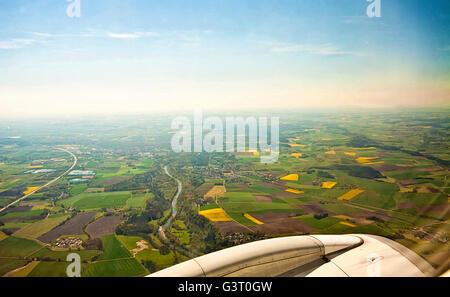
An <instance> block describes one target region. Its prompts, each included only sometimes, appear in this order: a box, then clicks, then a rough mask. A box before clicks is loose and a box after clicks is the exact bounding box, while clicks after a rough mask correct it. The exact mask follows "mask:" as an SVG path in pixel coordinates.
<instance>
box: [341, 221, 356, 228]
mask: <svg viewBox="0 0 450 297" xmlns="http://www.w3.org/2000/svg"><path fill="white" fill-rule="evenodd" d="M339 224H341V225H344V226H349V227H353V228H355V227H356V225H354V224H352V223H349V222H339Z"/></svg>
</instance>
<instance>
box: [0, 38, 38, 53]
mask: <svg viewBox="0 0 450 297" xmlns="http://www.w3.org/2000/svg"><path fill="white" fill-rule="evenodd" d="M38 42H42V41H40V40H36V39H24V38H15V39H10V40H6V41H0V49H5V50H10V49H20V48H24V47H27V46H30V45H32V44H35V43H38Z"/></svg>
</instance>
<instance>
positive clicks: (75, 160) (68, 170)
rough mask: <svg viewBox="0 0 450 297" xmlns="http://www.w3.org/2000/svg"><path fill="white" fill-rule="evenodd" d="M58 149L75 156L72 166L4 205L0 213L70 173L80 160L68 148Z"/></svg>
mask: <svg viewBox="0 0 450 297" xmlns="http://www.w3.org/2000/svg"><path fill="white" fill-rule="evenodd" d="M56 149H58V150H60V151H63V152H66V153H68V154H70V155H71V156H72V158H73V164H72V166H70V168H69V169H67V170H66V171H65V172H64V173H63V174H61V175H60V176H58V177H56V178H54V179H52V180H51V181H49V182H48V183H46V184H45V185H43V186H41V187H39V188H38V189H36V190H34V191H33V192H31V193H28V194H26V195H24V196H22V197H20V198H19V199H17V200H15V201H14V202H11V203H10V204H8V205H6V206H5V207H3V208H2V209H0V213H1V212H3V211H5V210H6V209H8V208H10V207H11V206H13V205H15V204H17V203H19V202H20V201H22V200H25V199H27V198H28V197H29V196H31V195H33V194H34V193H36V192H37V191H39V190H41V189H43V188H45V187H48V186H50V185H51V184H53V183H55V182H56V181H58V180H59V179H60V178H61V177H63V176H64V175H66V174H67V173H69V172H70V171H72V169H73V168H74V167H75V166H76V165H77V162H78V158H77V156H75V155H74V154H73V153H72V152H70V151H68V150H66V149H63V148H56Z"/></svg>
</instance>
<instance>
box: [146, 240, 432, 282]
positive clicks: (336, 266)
mask: <svg viewBox="0 0 450 297" xmlns="http://www.w3.org/2000/svg"><path fill="white" fill-rule="evenodd" d="M432 275H435V270H434V269H433V267H432V266H431V265H430V264H428V262H426V261H425V260H424V259H422V258H421V257H420V256H418V255H417V254H415V253H414V252H412V251H411V250H409V249H407V248H406V247H404V246H402V245H401V244H399V243H396V242H394V241H392V240H390V239H387V238H384V237H380V236H375V235H366V234H364V235H363V234H351V235H305V236H292V237H282V238H274V239H267V240H262V241H256V242H251V243H247V244H243V245H239V246H235V247H231V248H227V249H224V250H221V251H217V252H214V253H211V254H207V255H204V256H201V257H198V258H195V259H192V260H189V261H186V262H184V263H181V264H178V265H175V266H172V267H170V268H167V269H164V270H162V271H159V272H156V273H153V274H151V275H149V276H150V277H283V276H287V277H302V276H306V277H371V276H382V277H385V276H411V277H413V276H414V277H415V276H432Z"/></svg>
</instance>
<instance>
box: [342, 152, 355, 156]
mask: <svg viewBox="0 0 450 297" xmlns="http://www.w3.org/2000/svg"><path fill="white" fill-rule="evenodd" d="M344 154H346V155H347V156H350V157H355V156H356V153H349V152H344Z"/></svg>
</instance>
